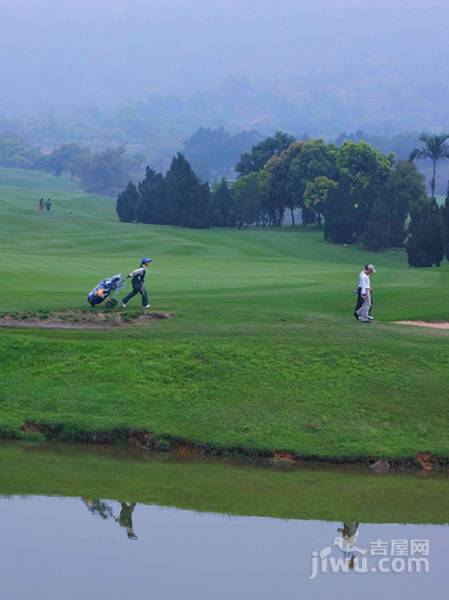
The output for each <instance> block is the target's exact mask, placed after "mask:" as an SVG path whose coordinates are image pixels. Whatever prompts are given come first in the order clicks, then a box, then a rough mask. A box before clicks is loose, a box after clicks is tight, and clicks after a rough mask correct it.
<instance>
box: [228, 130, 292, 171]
mask: <svg viewBox="0 0 449 600" xmlns="http://www.w3.org/2000/svg"><path fill="white" fill-rule="evenodd" d="M294 141H295V138H294V137H292V136H291V135H288V134H287V133H284V132H283V131H278V132H277V133H275V135H274V136H272V137H267V138H266V139H265V140H263V141H262V142H259V143H258V144H256V145H255V146H253V147H252V148H251V150H250V151H249V152H245V153H244V154H242V156H241V157H240V160H239V162H238V163H237V165H236V167H235V170H236V172H237V173H238V174H239V176H243V175H249V173H256V172H257V171H260V170H261V169H263V168H264V166H265V165H266V164H267V162H268V161H269V160H270V158H271V157H272V156H277V155H279V154H281V152H282V151H283V150H285V149H286V148H288V146H290V144H292V143H293V142H294Z"/></svg>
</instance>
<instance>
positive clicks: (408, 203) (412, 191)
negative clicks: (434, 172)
mask: <svg viewBox="0 0 449 600" xmlns="http://www.w3.org/2000/svg"><path fill="white" fill-rule="evenodd" d="M382 195H383V198H384V200H385V203H386V205H387V207H388V209H389V211H390V213H391V224H390V240H389V244H388V245H389V246H396V247H397V246H402V245H403V243H404V240H405V236H406V235H407V231H406V227H405V222H406V219H407V217H408V215H409V213H410V209H411V207H412V206H413V205H414V204H417V203H421V202H423V201H424V200H425V198H426V187H425V183H424V178H423V176H422V175H421V174H420V173H419V172H418V170H417V169H416V166H415V165H414V164H413V163H411V162H409V161H406V160H401V161H398V162H397V163H396V164H395V165H394V167H393V169H392V170H391V171H390V174H389V176H388V179H387V181H386V183H385V186H384V189H383V194H382Z"/></svg>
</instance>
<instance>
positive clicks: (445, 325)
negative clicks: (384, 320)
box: [394, 321, 449, 330]
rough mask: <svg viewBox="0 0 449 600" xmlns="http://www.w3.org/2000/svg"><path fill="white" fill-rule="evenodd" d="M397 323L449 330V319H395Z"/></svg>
mask: <svg viewBox="0 0 449 600" xmlns="http://www.w3.org/2000/svg"><path fill="white" fill-rule="evenodd" d="M394 322H395V323H396V324H397V325H412V326H413V327H428V328H429V329H446V330H449V321H439V322H438V321H435V322H432V321H394Z"/></svg>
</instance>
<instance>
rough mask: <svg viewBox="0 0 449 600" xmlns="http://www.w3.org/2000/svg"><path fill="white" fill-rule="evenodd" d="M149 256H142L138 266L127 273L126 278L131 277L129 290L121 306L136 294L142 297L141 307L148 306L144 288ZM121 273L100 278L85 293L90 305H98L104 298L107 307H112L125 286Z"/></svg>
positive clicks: (149, 260) (150, 261) (124, 305)
mask: <svg viewBox="0 0 449 600" xmlns="http://www.w3.org/2000/svg"><path fill="white" fill-rule="evenodd" d="M152 262H153V259H151V258H142V260H141V261H140V267H139V268H137V269H135V270H134V271H132V272H131V273H129V275H128V276H127V278H130V279H131V286H132V290H131V292H130V293H129V294H128V295H127V296H125V298H123V300H122V306H123V307H126V304H127V302H129V300H131V298H134V296H136V295H137V294H140V295H141V297H142V306H143V308H150V306H151V305H150V304H149V303H148V293H147V291H146V289H145V283H144V282H145V275H146V273H147V270H148V267H149V265H150V263H152ZM127 278H125V277H124V276H123V275H122V274H120V273H119V274H118V275H113V276H112V277H108V278H106V279H102V280H101V281H100V282H99V283H97V285H96V286H95V287H94V288H93V289H92V290H91V291H90V292H89V293H88V294H87V301H88V303H89V304H90V305H91V306H98V305H99V304H101V303H102V302H104V301H105V300H106V307H107V308H114V307H115V306H117V304H118V299H117V298H116V297H115V296H118V295H119V294H120V292H121V290H122V289H123V288H124V287H125V282H126V279H127Z"/></svg>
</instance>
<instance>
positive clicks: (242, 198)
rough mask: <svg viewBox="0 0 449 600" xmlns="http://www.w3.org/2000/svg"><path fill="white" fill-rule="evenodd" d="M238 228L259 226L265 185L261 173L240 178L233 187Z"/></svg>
mask: <svg viewBox="0 0 449 600" xmlns="http://www.w3.org/2000/svg"><path fill="white" fill-rule="evenodd" d="M232 192H233V196H234V207H235V222H236V225H237V227H238V228H239V229H240V228H241V227H245V226H249V225H254V224H258V223H259V222H260V220H261V213H262V206H263V195H264V190H263V184H262V179H261V175H260V174H259V173H249V175H243V176H242V177H239V178H238V179H237V181H236V182H235V183H234V185H233V186H232Z"/></svg>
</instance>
